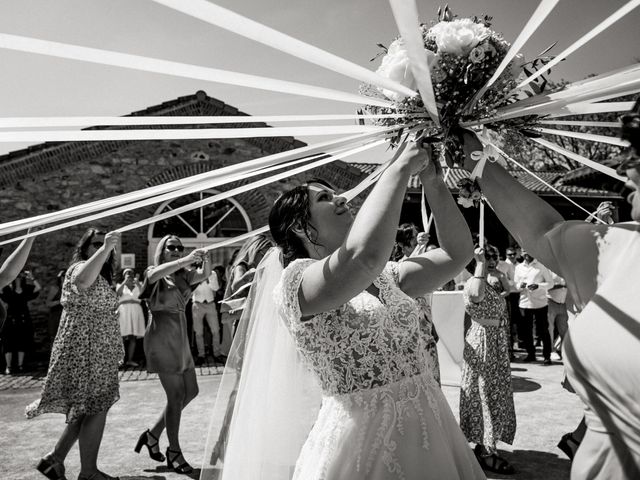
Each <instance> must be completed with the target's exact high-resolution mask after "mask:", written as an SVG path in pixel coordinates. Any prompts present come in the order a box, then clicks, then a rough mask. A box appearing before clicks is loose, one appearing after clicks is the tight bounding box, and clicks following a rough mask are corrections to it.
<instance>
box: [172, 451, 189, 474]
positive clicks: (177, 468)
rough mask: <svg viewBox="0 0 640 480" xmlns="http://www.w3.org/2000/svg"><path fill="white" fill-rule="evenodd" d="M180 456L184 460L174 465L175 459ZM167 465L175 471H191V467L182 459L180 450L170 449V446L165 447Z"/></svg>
mask: <svg viewBox="0 0 640 480" xmlns="http://www.w3.org/2000/svg"><path fill="white" fill-rule="evenodd" d="M180 457H182V460H184V461H183V462H182V463H180V464H178V465H176V463H177V462H176V460H177V459H178V458H180ZM167 467H169V468H170V469H171V470H173V471H174V472H176V473H182V474H187V475H188V474H190V473H191V472H193V467H192V466H191V465H189V464H188V463H187V461H186V460H185V459H184V457H183V456H182V452H181V451H180V450H171V449H170V448H167Z"/></svg>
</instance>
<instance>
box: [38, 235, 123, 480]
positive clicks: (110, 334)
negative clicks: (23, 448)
mask: <svg viewBox="0 0 640 480" xmlns="http://www.w3.org/2000/svg"><path fill="white" fill-rule="evenodd" d="M119 241H120V233H118V232H109V233H106V234H105V233H104V232H102V231H100V230H98V229H97V228H89V229H88V230H87V231H86V232H85V233H84V235H83V236H82V238H81V239H80V241H79V242H78V243H77V245H76V249H75V251H74V252H73V257H72V259H71V264H70V265H69V268H68V269H67V273H66V274H65V278H64V281H63V283H62V295H61V298H60V303H61V304H62V307H63V310H62V317H61V318H60V326H59V328H58V333H57V334H56V338H55V340H54V342H53V348H52V350H51V360H50V361H49V370H48V372H47V377H46V379H45V382H44V386H43V389H42V396H41V398H40V400H38V401H36V402H34V403H32V404H31V405H29V406H28V407H27V411H26V414H27V417H28V418H33V417H35V416H37V415H40V414H42V413H62V414H64V415H66V420H67V426H66V428H65V429H64V430H63V432H62V435H61V436H60V438H59V439H58V442H57V443H56V445H55V447H54V448H53V450H52V451H51V452H50V453H48V454H47V455H45V456H44V458H42V460H40V462H39V463H38V466H37V468H38V470H39V471H40V472H41V473H42V474H44V475H45V476H46V477H47V478H50V479H51V480H63V479H64V478H65V475H64V460H65V458H66V457H67V454H68V453H69V450H71V447H72V446H73V444H74V443H75V442H76V440H77V441H78V443H79V447H80V448H79V450H80V475H79V476H78V480H89V479H91V480H113V479H114V478H115V477H112V476H110V475H107V474H106V473H103V472H101V471H99V470H98V465H97V460H98V451H99V449H100V443H101V441H102V434H103V432H104V426H105V422H106V419H107V412H108V411H109V409H110V408H111V406H112V405H113V404H114V403H115V402H117V401H118V399H119V398H120V393H119V386H118V363H119V362H120V359H121V358H122V357H123V355H124V349H123V347H122V339H121V338H120V324H119V322H118V314H117V309H118V299H117V297H116V293H115V292H114V290H113V288H112V287H111V284H112V280H113V273H114V271H115V268H116V255H115V249H116V247H117V246H118V243H119Z"/></svg>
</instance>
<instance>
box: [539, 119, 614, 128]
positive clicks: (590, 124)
mask: <svg viewBox="0 0 640 480" xmlns="http://www.w3.org/2000/svg"><path fill="white" fill-rule="evenodd" d="M538 123H539V124H541V125H566V126H574V127H599V128H620V127H621V125H620V122H589V121H582V120H541V121H539V122H538Z"/></svg>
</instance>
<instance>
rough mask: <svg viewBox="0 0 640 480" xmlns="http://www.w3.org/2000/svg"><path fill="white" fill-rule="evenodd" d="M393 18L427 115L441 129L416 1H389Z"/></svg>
mask: <svg viewBox="0 0 640 480" xmlns="http://www.w3.org/2000/svg"><path fill="white" fill-rule="evenodd" d="M389 4H390V5H391V10H392V11H393V16H394V18H395V19H396V24H397V26H398V31H399V32H400V36H401V37H402V40H403V41H404V44H405V47H406V48H407V55H408V56H409V66H410V67H411V72H412V73H413V78H415V80H416V83H417V84H418V90H419V91H420V97H421V98H422V103H423V104H424V107H425V109H426V110H427V113H428V114H429V116H430V117H431V120H433V123H435V125H436V127H440V120H439V117H438V107H437V106H436V97H435V94H434V93H433V85H432V83H431V72H430V70H429V60H428V52H427V50H426V49H425V48H424V43H423V40H422V30H421V28H420V21H419V20H418V7H417V6H416V2H415V0H389Z"/></svg>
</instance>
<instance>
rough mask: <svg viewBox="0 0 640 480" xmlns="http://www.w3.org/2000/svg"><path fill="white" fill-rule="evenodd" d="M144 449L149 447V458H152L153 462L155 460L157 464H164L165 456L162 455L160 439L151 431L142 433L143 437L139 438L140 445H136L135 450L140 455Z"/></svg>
mask: <svg viewBox="0 0 640 480" xmlns="http://www.w3.org/2000/svg"><path fill="white" fill-rule="evenodd" d="M142 447H147V450H149V457H151V459H152V460H155V461H156V462H164V455H162V453H160V447H159V446H158V439H157V438H156V436H155V435H154V434H153V433H151V431H149V430H145V431H144V432H142V435H140V438H138V443H136V446H135V448H134V449H133V450H134V452H136V453H140V450H142Z"/></svg>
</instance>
